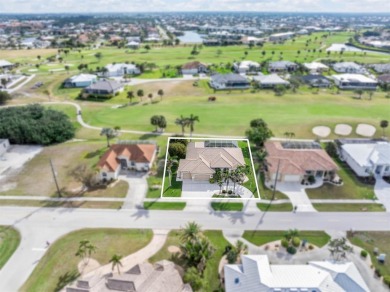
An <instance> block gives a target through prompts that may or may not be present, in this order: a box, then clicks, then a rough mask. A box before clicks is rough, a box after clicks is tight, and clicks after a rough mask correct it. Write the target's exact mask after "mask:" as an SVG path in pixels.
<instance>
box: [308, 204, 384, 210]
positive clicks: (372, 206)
mask: <svg viewBox="0 0 390 292" xmlns="http://www.w3.org/2000/svg"><path fill="white" fill-rule="evenodd" d="M313 207H314V208H315V209H317V211H320V212H385V211H386V210H385V209H384V207H383V205H381V204H317V203H314V204H313Z"/></svg>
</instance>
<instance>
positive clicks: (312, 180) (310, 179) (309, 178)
mask: <svg viewBox="0 0 390 292" xmlns="http://www.w3.org/2000/svg"><path fill="white" fill-rule="evenodd" d="M307 180H308V182H309V183H310V184H314V183H315V182H316V178H315V177H314V175H310V176H309V177H308V178H307Z"/></svg>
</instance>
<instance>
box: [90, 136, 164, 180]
mask: <svg viewBox="0 0 390 292" xmlns="http://www.w3.org/2000/svg"><path fill="white" fill-rule="evenodd" d="M156 153H157V146H156V145H155V144H146V143H145V144H115V145H111V147H110V149H109V150H107V152H106V153H104V155H103V156H102V157H101V158H100V160H99V162H98V164H97V166H98V169H99V178H100V179H101V180H111V179H117V178H118V175H119V173H120V171H121V170H128V169H133V170H136V171H149V170H150V168H151V167H152V164H153V161H154V159H155V158H156Z"/></svg>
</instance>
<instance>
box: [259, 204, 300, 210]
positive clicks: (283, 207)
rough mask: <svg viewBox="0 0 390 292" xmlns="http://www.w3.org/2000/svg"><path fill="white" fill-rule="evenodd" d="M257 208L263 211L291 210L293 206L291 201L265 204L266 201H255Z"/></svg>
mask: <svg viewBox="0 0 390 292" xmlns="http://www.w3.org/2000/svg"><path fill="white" fill-rule="evenodd" d="M257 208H259V209H260V210H261V211H264V212H291V211H292V210H293V206H292V204H291V203H283V204H267V203H257Z"/></svg>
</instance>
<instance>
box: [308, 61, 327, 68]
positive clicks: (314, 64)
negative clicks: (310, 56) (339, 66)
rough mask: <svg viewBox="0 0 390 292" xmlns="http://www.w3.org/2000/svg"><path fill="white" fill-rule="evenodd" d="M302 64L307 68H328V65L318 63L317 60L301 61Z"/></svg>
mask: <svg viewBox="0 0 390 292" xmlns="http://www.w3.org/2000/svg"><path fill="white" fill-rule="evenodd" d="M303 66H305V67H306V68H307V69H309V70H316V69H329V67H328V66H326V65H324V64H322V63H319V62H311V63H303Z"/></svg>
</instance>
